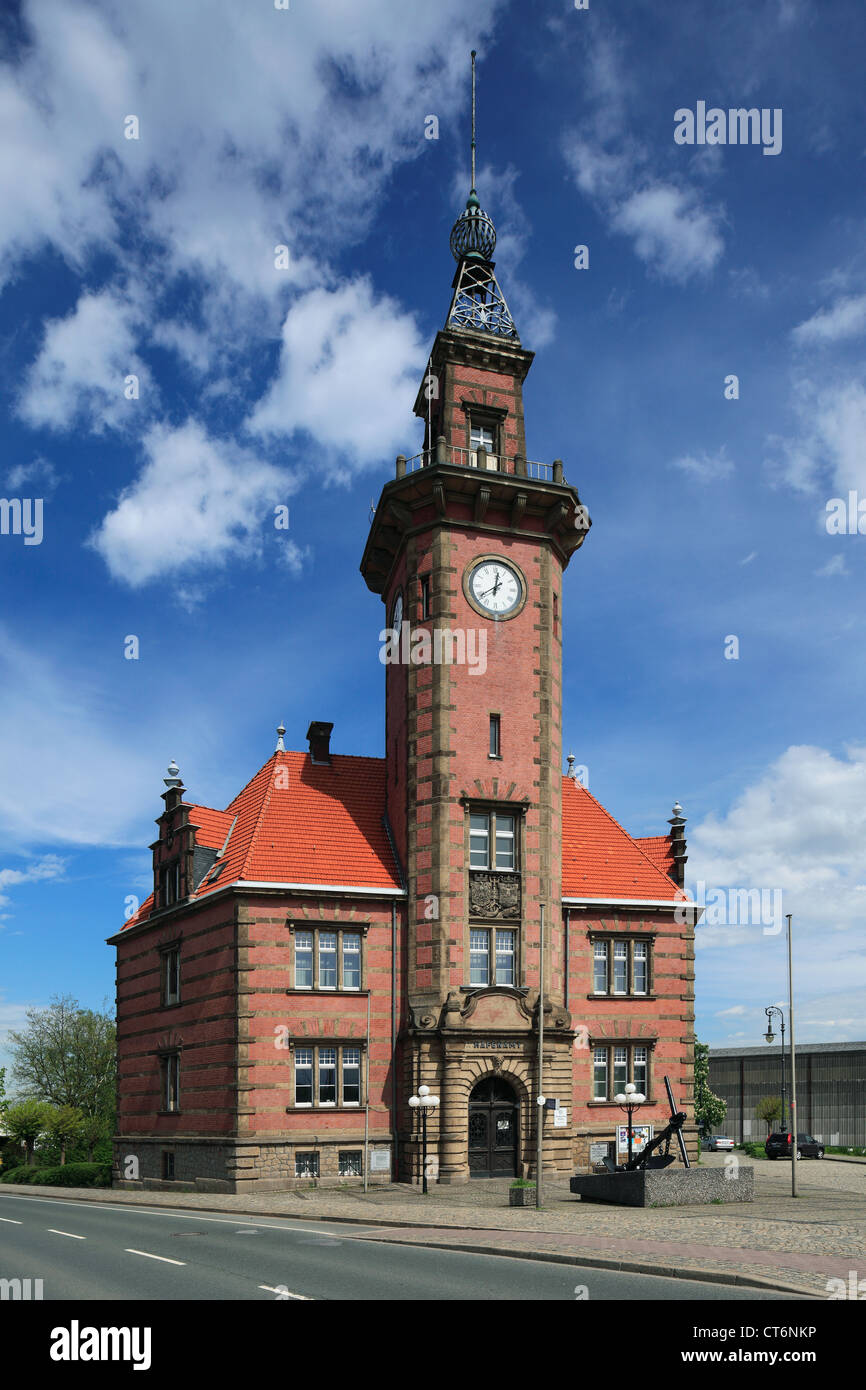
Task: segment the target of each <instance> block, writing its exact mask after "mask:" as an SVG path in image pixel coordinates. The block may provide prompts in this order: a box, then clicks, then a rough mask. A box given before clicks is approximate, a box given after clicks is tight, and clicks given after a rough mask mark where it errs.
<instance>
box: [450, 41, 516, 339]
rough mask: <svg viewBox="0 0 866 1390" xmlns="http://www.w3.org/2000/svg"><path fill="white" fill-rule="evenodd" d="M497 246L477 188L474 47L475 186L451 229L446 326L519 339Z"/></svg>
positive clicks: (489, 219) (473, 135)
mask: <svg viewBox="0 0 866 1390" xmlns="http://www.w3.org/2000/svg"><path fill="white" fill-rule="evenodd" d="M495 249H496V228H495V227H494V225H493V222H492V220H491V218H490V217H488V215H487V213H486V212H485V211H484V209H483V208H482V206H481V204H480V203H479V201H478V194H477V193H476V191H475V50H474V49H473V50H472V187H471V189H470V191H469V197H468V199H467V201H466V207H465V208H464V209H463V211H462V212H461V214H460V216H459V217H458V218H457V221H456V222H455V223H454V226H453V227H452V228H451V254H452V256H453V257H454V259H455V261H456V262H457V271H456V274H455V276H454V280H453V282H452V287H453V289H454V295H453V298H452V300H451V308H450V309H449V310H448V318H447V319H446V323H445V326H446V328H461V329H464V330H466V331H468V332H472V333H478V332H481V333H496V334H497V335H498V336H499V337H502V338H511V339H513V340H514V341H515V342H519V341H520V339H519V338H518V336H517V329H516V328H515V326H514V319H513V318H512V317H511V311H510V309H509V308H508V305H507V304H506V302H505V296H504V294H503V293H502V291H501V289H500V288H499V284H498V282H497V279H496V276H495V274H494V273H493V261H492V259H491V257H492V256H493V252H494V250H495Z"/></svg>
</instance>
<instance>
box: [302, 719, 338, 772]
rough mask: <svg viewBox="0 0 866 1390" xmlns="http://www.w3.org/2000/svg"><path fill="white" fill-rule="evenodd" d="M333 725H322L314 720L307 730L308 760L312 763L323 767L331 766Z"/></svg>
mask: <svg viewBox="0 0 866 1390" xmlns="http://www.w3.org/2000/svg"><path fill="white" fill-rule="evenodd" d="M333 727H334V726H333V724H323V723H322V722H321V721H320V720H318V719H314V720H313V722H312V723H311V725H310V727H309V729H308V730H307V738H308V739H309V742H310V758H311V759H312V761H313V762H314V763H316V764H318V765H320V766H323V767H330V766H331V730H332V729H333Z"/></svg>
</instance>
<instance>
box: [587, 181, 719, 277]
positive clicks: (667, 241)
mask: <svg viewBox="0 0 866 1390" xmlns="http://www.w3.org/2000/svg"><path fill="white" fill-rule="evenodd" d="M718 224H719V214H718V212H715V211H708V210H707V209H706V208H702V207H701V206H700V204H699V201H698V198H697V195H696V194H695V193H693V192H687V191H684V190H683V189H680V188H675V187H674V186H673V185H672V184H669V183H656V184H653V185H651V186H650V187H648V188H644V189H642V190H641V191H640V192H638V193H633V194H632V195H631V197H629V198H627V199H626V201H625V202H624V203H623V204H622V206H621V207H620V208H619V209H618V210H617V212H616V213H615V215H614V217H613V226H614V228H615V229H616V230H617V231H621V232H625V233H626V234H627V235H628V236H631V237H632V238H633V240H634V246H635V251H636V253H637V255H638V256H639V257H640V259H641V260H642V261H645V262H646V263H647V265H649V266H650V267H651V269H653V270H655V271H656V272H657V273H658V274H659V275H661V276H663V277H664V278H665V279H669V280H675V281H677V282H679V283H685V281H687V280H690V279H691V278H692V277H693V276H695V275H706V274H707V273H708V272H709V271H711V270H712V268H713V266H714V265H715V264H716V262H717V261H718V259H719V257H720V256H721V254H722V252H723V250H724V242H723V241H722V238H721V236H720V234H719V231H718Z"/></svg>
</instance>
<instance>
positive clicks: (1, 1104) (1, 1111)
mask: <svg viewBox="0 0 866 1390" xmlns="http://www.w3.org/2000/svg"><path fill="white" fill-rule="evenodd" d="M8 1105H9V1102H8V1100H7V1099H6V1068H5V1067H0V1116H3V1115H5V1114H6V1109H7V1107H8Z"/></svg>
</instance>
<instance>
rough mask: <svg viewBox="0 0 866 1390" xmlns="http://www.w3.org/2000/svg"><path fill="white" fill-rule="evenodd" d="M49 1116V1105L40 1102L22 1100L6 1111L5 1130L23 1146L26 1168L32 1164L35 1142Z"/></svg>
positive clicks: (45, 1125)
mask: <svg viewBox="0 0 866 1390" xmlns="http://www.w3.org/2000/svg"><path fill="white" fill-rule="evenodd" d="M50 1115H51V1107H50V1105H46V1104H45V1102H44V1101H41V1100H22V1101H20V1102H19V1104H18V1105H10V1106H9V1109H8V1110H7V1111H6V1117H5V1121H4V1123H5V1125H6V1129H7V1130H8V1132H9V1133H10V1134H11V1135H12V1137H13V1138H14V1139H18V1140H20V1141H21V1143H23V1144H24V1146H25V1148H26V1151H27V1165H28V1167H30V1166H31V1165H32V1163H33V1150H34V1148H35V1145H36V1140H37V1139H38V1138H39V1136H40V1134H44V1133H45V1131H46V1129H47V1128H48V1122H49V1117H50Z"/></svg>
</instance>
